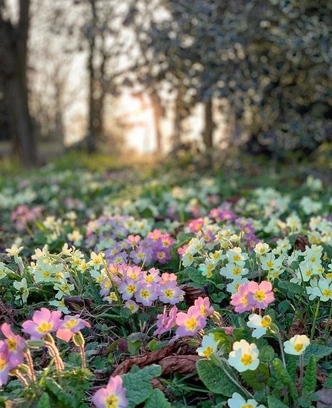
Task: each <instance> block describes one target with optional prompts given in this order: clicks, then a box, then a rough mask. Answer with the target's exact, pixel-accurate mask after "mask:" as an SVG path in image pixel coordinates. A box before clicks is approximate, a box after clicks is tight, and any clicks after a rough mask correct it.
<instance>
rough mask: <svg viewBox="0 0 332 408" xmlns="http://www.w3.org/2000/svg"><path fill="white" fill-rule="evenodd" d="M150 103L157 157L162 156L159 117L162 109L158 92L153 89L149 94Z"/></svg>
mask: <svg viewBox="0 0 332 408" xmlns="http://www.w3.org/2000/svg"><path fill="white" fill-rule="evenodd" d="M150 96H151V101H152V109H153V122H154V128H155V135H156V153H157V154H158V155H159V156H162V154H163V141H162V131H161V126H160V125H161V117H162V107H161V101H160V97H159V95H158V92H157V91H156V90H155V89H153V90H152V92H151V95H150Z"/></svg>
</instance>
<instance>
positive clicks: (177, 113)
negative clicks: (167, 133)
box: [172, 83, 183, 149]
mask: <svg viewBox="0 0 332 408" xmlns="http://www.w3.org/2000/svg"><path fill="white" fill-rule="evenodd" d="M182 109H183V86H182V84H181V83H180V84H179V85H178V93H177V95H176V99H175V108H174V127H173V136H172V139H173V140H172V142H173V146H174V148H175V149H178V148H179V146H180V145H181V133H182V120H183V112H182Z"/></svg>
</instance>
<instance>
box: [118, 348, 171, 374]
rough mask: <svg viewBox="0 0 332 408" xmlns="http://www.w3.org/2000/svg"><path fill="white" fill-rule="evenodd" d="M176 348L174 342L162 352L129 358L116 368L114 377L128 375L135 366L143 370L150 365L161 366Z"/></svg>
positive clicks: (161, 350)
mask: <svg viewBox="0 0 332 408" xmlns="http://www.w3.org/2000/svg"><path fill="white" fill-rule="evenodd" d="M175 347H176V343H175V342H174V343H172V344H168V345H167V346H166V347H163V348H162V349H160V350H156V351H151V352H148V353H144V354H142V355H140V356H135V357H129V358H128V359H127V360H125V361H124V362H123V363H121V364H119V365H118V366H117V367H116V369H115V370H114V372H113V374H112V376H115V375H121V374H126V373H127V372H128V371H129V370H130V369H131V367H133V366H134V365H137V366H138V367H140V368H143V367H146V366H148V365H150V364H154V363H158V364H159V361H160V360H162V359H164V358H165V357H166V356H169V355H170V354H171V353H172V352H173V351H174V349H175Z"/></svg>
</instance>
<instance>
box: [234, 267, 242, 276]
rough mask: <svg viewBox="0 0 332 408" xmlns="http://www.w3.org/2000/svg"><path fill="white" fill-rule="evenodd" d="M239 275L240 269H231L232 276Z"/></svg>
mask: <svg viewBox="0 0 332 408" xmlns="http://www.w3.org/2000/svg"><path fill="white" fill-rule="evenodd" d="M240 274H241V269H240V268H234V269H233V275H240Z"/></svg>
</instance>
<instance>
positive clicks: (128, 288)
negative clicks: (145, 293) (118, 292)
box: [127, 284, 136, 293]
mask: <svg viewBox="0 0 332 408" xmlns="http://www.w3.org/2000/svg"><path fill="white" fill-rule="evenodd" d="M127 292H128V293H134V292H136V286H135V285H132V284H130V285H128V287H127Z"/></svg>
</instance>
